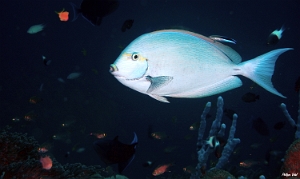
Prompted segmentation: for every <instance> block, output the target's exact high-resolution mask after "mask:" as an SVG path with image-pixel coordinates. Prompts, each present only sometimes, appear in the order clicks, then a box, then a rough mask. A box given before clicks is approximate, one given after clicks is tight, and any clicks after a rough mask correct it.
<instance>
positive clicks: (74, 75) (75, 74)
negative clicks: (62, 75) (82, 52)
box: [67, 72, 81, 80]
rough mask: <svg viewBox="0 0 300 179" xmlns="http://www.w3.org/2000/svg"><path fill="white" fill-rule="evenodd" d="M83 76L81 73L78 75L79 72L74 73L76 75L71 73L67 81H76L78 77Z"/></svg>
mask: <svg viewBox="0 0 300 179" xmlns="http://www.w3.org/2000/svg"><path fill="white" fill-rule="evenodd" d="M80 76H81V73H78V72H74V73H70V74H69V75H68V76H67V79H69V80H73V79H76V78H78V77H80Z"/></svg>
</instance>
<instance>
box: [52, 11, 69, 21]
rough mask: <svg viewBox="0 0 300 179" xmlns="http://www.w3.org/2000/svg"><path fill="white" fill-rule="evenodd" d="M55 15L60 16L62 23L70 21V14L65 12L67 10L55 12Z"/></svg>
mask: <svg viewBox="0 0 300 179" xmlns="http://www.w3.org/2000/svg"><path fill="white" fill-rule="evenodd" d="M55 13H56V14H58V17H59V19H60V21H68V20H69V12H68V11H65V9H63V10H62V11H60V12H56V11H55Z"/></svg>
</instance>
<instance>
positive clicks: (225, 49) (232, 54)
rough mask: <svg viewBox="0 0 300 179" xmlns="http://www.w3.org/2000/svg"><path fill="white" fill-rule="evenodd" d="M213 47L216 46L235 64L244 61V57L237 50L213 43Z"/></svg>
mask: <svg viewBox="0 0 300 179" xmlns="http://www.w3.org/2000/svg"><path fill="white" fill-rule="evenodd" d="M213 45H214V46H216V47H217V48H218V49H219V50H220V51H221V52H223V53H224V54H225V55H226V56H227V57H228V58H229V59H230V60H231V61H232V62H233V63H235V64H239V63H241V61H242V57H241V56H240V54H238V53H237V52H236V51H235V50H233V49H232V48H230V47H229V46H227V45H224V44H222V43H220V42H216V41H215V42H213Z"/></svg>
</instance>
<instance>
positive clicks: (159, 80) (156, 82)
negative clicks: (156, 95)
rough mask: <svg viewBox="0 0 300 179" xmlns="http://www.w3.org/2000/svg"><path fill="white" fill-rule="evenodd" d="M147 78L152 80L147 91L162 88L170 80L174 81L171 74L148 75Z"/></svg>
mask: <svg viewBox="0 0 300 179" xmlns="http://www.w3.org/2000/svg"><path fill="white" fill-rule="evenodd" d="M146 79H147V80H148V81H150V82H151V85H150V87H149V89H148V90H147V93H151V92H153V91H155V90H156V89H158V88H161V87H162V86H164V85H167V84H168V83H169V82H170V81H172V79H173V77H171V76H158V77H151V76H146Z"/></svg>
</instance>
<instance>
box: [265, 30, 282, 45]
mask: <svg viewBox="0 0 300 179" xmlns="http://www.w3.org/2000/svg"><path fill="white" fill-rule="evenodd" d="M284 30H285V28H284V26H282V27H281V28H280V30H277V29H276V30H274V31H273V32H272V33H271V34H270V35H269V37H268V40H267V45H275V44H277V43H278V42H279V40H280V39H281V37H282V33H283V31H284Z"/></svg>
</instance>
